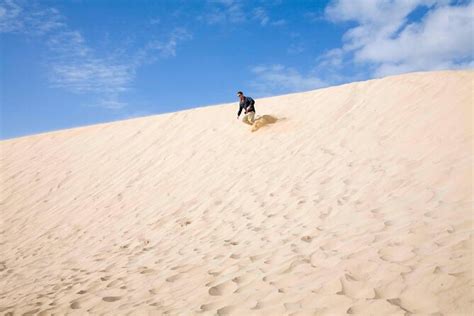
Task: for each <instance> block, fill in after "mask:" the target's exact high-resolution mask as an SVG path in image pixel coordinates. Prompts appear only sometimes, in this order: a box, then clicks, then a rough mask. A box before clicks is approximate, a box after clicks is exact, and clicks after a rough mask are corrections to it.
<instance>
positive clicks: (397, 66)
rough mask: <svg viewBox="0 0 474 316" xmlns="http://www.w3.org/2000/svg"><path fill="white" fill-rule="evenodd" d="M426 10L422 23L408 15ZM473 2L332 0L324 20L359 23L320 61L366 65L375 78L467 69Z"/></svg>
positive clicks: (469, 59)
mask: <svg viewBox="0 0 474 316" xmlns="http://www.w3.org/2000/svg"><path fill="white" fill-rule="evenodd" d="M418 8H424V9H425V10H426V13H425V15H424V16H423V17H422V18H421V19H419V21H412V20H411V19H410V18H409V16H410V15H411V14H412V13H413V12H414V11H415V10H416V9H418ZM473 12H474V4H473V3H472V2H471V1H468V2H464V4H462V3H461V4H452V1H448V0H412V1H403V0H394V1H376V2H374V1H369V0H365V1H362V0H361V1H351V0H337V1H332V2H331V3H330V4H329V5H328V6H327V8H326V11H325V14H326V18H327V19H329V20H330V21H332V22H334V23H339V22H347V21H351V22H355V23H356V26H354V27H352V28H350V29H349V30H348V31H347V32H346V33H345V35H344V37H343V43H344V44H343V46H342V47H340V48H337V49H334V50H331V51H329V52H327V54H326V55H325V56H324V57H323V58H322V59H321V62H322V64H321V65H326V66H335V67H339V66H341V64H342V63H343V61H344V60H346V61H348V62H351V63H355V64H366V65H368V67H369V68H371V69H373V71H372V73H371V74H372V75H373V76H376V77H377V76H385V75H390V74H398V73H403V72H410V71H421V70H435V69H452V68H465V67H469V66H470V65H472V61H473V59H474V56H473V49H472V47H473V43H474V40H473V31H472V26H473V25H474V15H473Z"/></svg>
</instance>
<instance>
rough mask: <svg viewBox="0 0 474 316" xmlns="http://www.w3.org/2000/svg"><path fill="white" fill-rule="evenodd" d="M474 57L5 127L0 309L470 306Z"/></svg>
mask: <svg viewBox="0 0 474 316" xmlns="http://www.w3.org/2000/svg"><path fill="white" fill-rule="evenodd" d="M473 83H474V72H473V71H441V72H429V73H412V74H406V75H400V76H394V77H388V78H383V79H378V80H370V81H366V82H357V83H352V84H347V85H342V86H338V87H331V88H326V89H320V90H315V91H309V92H304V93H296V94H290V95H283V96H278V97H272V98H265V99H259V100H257V104H256V107H257V111H258V114H260V115H269V116H271V117H274V118H276V121H272V122H271V124H264V125H265V126H261V128H259V129H258V130H256V131H254V132H253V133H252V132H251V129H250V127H249V126H248V125H245V124H243V123H242V122H240V121H237V120H236V119H235V113H236V111H237V106H236V104H225V105H219V106H212V107H206V108H198V109H192V110H187V111H182V112H177V113H170V114H164V115H158V116H150V117H144V118H137V119H131V120H125V121H120V122H113V123H107V124H99V125H94V126H87V127H81V128H75V129H70V130H63V131H57V132H51V133H45V134H39V135H32V136H28V137H21V138H17V139H11V140H5V141H1V142H0V152H1V166H0V168H1V169H0V170H1V179H2V180H1V182H2V186H1V196H0V197H1V214H2V216H1V227H0V238H1V239H0V241H1V253H2V256H1V257H2V258H0V313H2V314H6V315H8V314H9V313H10V314H15V315H16V314H23V313H26V314H40V315H49V314H51V313H57V314H66V313H68V314H72V315H74V314H77V315H83V314H85V313H90V314H109V315H117V314H147V313H148V314H158V315H161V314H171V315H176V314H182V315H194V314H203V315H215V314H217V315H228V314H231V315H232V314H235V315H345V314H364V315H409V314H414V313H421V314H432V315H435V314H436V315H439V314H443V315H455V314H456V315H470V314H472V312H473V307H472V298H473V295H472V285H473V282H472V272H473V271H472V263H473V262H472V231H473V230H472V123H473V114H472V106H473V94H472V91H474V89H473V88H474V84H473Z"/></svg>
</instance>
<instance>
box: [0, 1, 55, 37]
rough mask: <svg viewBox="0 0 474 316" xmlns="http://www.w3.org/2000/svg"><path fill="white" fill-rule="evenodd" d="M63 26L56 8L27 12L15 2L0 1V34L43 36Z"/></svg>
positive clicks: (36, 9)
mask: <svg viewBox="0 0 474 316" xmlns="http://www.w3.org/2000/svg"><path fill="white" fill-rule="evenodd" d="M32 6H33V5H32ZM63 26H64V19H63V17H62V16H61V14H60V13H59V11H58V10H56V9H54V8H46V9H44V8H37V7H33V10H25V8H24V7H22V6H21V5H19V4H18V3H17V2H16V1H14V0H1V1H0V33H28V34H31V35H41V34H45V33H47V32H50V31H52V30H54V29H58V28H61V27H63Z"/></svg>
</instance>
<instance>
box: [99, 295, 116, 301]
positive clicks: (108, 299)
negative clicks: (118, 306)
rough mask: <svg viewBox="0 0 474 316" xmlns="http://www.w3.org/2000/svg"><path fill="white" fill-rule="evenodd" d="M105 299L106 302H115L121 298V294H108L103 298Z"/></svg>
mask: <svg viewBox="0 0 474 316" xmlns="http://www.w3.org/2000/svg"><path fill="white" fill-rule="evenodd" d="M102 300H103V301H105V302H115V301H118V300H120V296H106V297H103V298H102Z"/></svg>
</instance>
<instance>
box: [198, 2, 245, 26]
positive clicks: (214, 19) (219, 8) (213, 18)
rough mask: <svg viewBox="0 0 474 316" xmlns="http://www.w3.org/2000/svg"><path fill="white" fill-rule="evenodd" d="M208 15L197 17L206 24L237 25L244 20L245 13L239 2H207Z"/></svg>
mask: <svg viewBox="0 0 474 316" xmlns="http://www.w3.org/2000/svg"><path fill="white" fill-rule="evenodd" d="M208 3H209V4H210V6H209V8H208V11H209V12H208V13H206V14H204V15H201V16H199V17H198V19H199V20H201V21H204V22H206V23H207V24H211V25H212V24H217V23H225V22H230V23H239V22H243V21H244V20H245V13H244V10H243V8H242V3H241V1H240V0H209V1H208Z"/></svg>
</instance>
